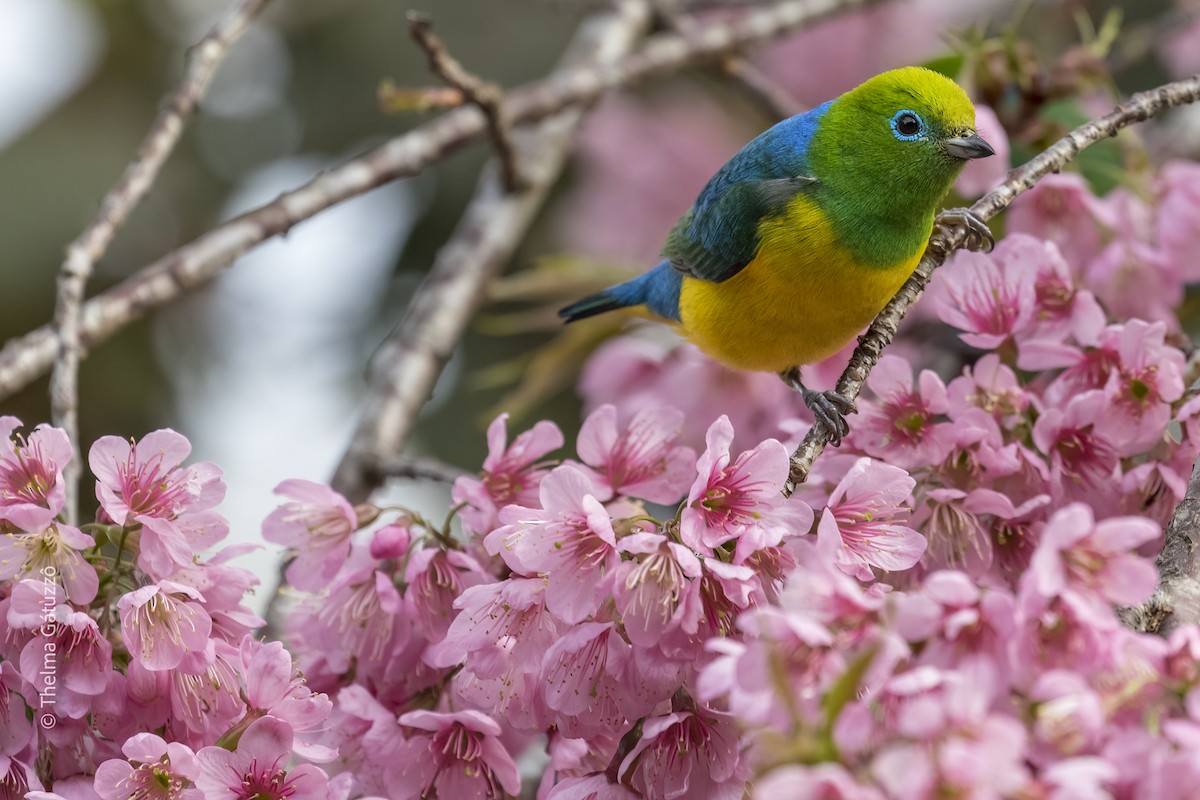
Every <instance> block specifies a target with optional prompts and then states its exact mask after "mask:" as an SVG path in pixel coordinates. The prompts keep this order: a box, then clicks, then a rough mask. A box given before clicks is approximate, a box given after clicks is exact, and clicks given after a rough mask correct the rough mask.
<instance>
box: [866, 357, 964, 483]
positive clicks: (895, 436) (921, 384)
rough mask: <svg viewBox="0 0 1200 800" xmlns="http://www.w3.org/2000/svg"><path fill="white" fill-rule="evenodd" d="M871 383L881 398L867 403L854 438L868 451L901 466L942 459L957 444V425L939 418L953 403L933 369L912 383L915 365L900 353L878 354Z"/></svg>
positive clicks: (937, 461)
mask: <svg viewBox="0 0 1200 800" xmlns="http://www.w3.org/2000/svg"><path fill="white" fill-rule="evenodd" d="M867 386H868V387H870V389H871V391H872V392H874V394H875V396H876V397H878V398H879V402H878V403H877V404H876V403H872V404H871V405H869V406H865V407H864V408H863V409H862V420H861V421H860V422H858V423H857V424H856V425H855V426H854V429H853V431H852V437H853V438H852V441H853V442H854V444H855V445H856V446H858V447H859V448H861V449H862V451H863V452H865V453H866V454H867V455H870V456H874V457H876V458H879V459H883V460H886V461H888V462H890V463H893V464H896V465H897V466H900V467H905V468H911V467H917V466H927V465H930V464H938V463H940V462H941V461H942V459H944V458H945V457H946V456H947V455H948V454H949V452H950V450H951V448H952V447H953V446H954V428H953V426H951V425H949V424H947V423H944V422H938V421H935V418H936V417H938V416H940V415H942V414H945V413H946V411H947V410H948V408H949V406H948V404H947V400H946V386H945V384H943V383H942V379H941V378H939V377H938V376H937V375H936V374H935V373H933V372H931V371H930V370H922V371H921V375H920V378H919V379H918V381H917V385H916V386H915V387H914V385H913V377H912V367H911V366H910V365H909V364H908V362H906V361H904V359H902V358H899V357H898V356H893V355H885V356H883V357H882V358H880V359H879V363H878V364H876V365H875V369H874V370H872V371H871V376H870V377H869V378H868V379H867Z"/></svg>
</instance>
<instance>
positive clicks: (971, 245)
mask: <svg viewBox="0 0 1200 800" xmlns="http://www.w3.org/2000/svg"><path fill="white" fill-rule="evenodd" d="M933 226H934V228H935V229H936V230H938V231H941V232H942V233H943V234H947V233H950V232H951V231H952V230H953V229H955V228H962V229H965V230H966V238H965V239H964V240H963V247H964V248H966V249H967V250H972V251H975V252H978V251H980V250H982V251H983V252H985V253H990V252H992V248H993V247H994V246H995V244H996V239H995V237H993V236H992V230H991V228H989V227H988V226H987V223H986V222H984V221H983V220H982V219H980V218H979V215H978V214H976V213H975V212H974V211H972V210H971V209H969V208H948V209H946V210H945V211H943V212H942V213H941V214H938V216H937V219H935V220H934V221H933Z"/></svg>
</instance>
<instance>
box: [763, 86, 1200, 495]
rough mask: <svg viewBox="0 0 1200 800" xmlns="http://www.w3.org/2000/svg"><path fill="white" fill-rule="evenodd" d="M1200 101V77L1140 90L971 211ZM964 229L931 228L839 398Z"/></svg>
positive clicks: (1007, 198)
mask: <svg viewBox="0 0 1200 800" xmlns="http://www.w3.org/2000/svg"><path fill="white" fill-rule="evenodd" d="M1197 100H1200V75H1193V76H1192V77H1191V78H1187V79H1185V80H1180V81H1175V82H1173V83H1168V84H1165V85H1163V86H1160V87H1158V88H1157V89H1151V90H1150V91H1146V92H1139V93H1137V94H1135V95H1133V96H1132V97H1130V98H1129V99H1128V100H1126V101H1125V102H1124V103H1121V104H1120V105H1118V106H1117V107H1116V108H1114V109H1113V110H1112V111H1110V112H1109V113H1107V114H1105V115H1104V116H1103V117H1100V118H1098V119H1094V120H1092V121H1090V122H1087V123H1085V124H1083V125H1080V126H1079V127H1078V128H1076V129H1075V130H1073V131H1071V132H1070V133H1068V134H1067V135H1066V136H1064V137H1063V138H1061V139H1059V140H1058V141H1057V142H1055V143H1054V144H1053V145H1051V146H1050V147H1049V148H1047V149H1046V150H1045V151H1043V152H1042V153H1040V154H1039V155H1037V156H1036V157H1034V158H1033V159H1031V160H1030V161H1029V162H1027V163H1026V164H1025V165H1024V166H1022V167H1019V168H1017V169H1015V170H1013V171H1012V173H1010V175H1009V178H1008V180H1006V181H1005V182H1004V183H1002V184H1000V185H999V186H998V187H996V188H995V189H993V190H992V191H991V192H989V193H988V194H986V195H984V196H983V197H981V198H980V199H979V200H978V201H977V202H976V203H975V205H973V206H971V211H973V212H975V214H976V215H978V216H979V217H980V218H981V219H983V220H985V221H986V220H989V219H991V218H992V217H994V216H996V215H997V214H999V213H1000V212H1001V211H1003V210H1004V209H1005V208H1007V207H1008V205H1009V204H1010V203H1011V202H1012V201H1013V200H1014V199H1015V198H1016V197H1017V195H1019V194H1021V193H1022V192H1025V191H1028V190H1029V189H1031V188H1032V187H1033V185H1034V184H1035V183H1037V182H1038V181H1039V180H1041V179H1042V178H1044V177H1045V176H1046V175H1048V174H1050V173H1051V172H1057V171H1058V170H1060V169H1061V168H1062V167H1063V165H1065V164H1066V163H1067V162H1069V161H1070V160H1071V159H1073V158H1074V157H1075V156H1076V155H1078V154H1079V152H1080V151H1081V150H1083V149H1084V148H1085V147H1088V146H1090V145H1093V144H1095V143H1096V142H1099V141H1101V140H1103V139H1107V138H1110V137H1112V136H1116V135H1117V133H1118V132H1119V131H1120V130H1121V129H1122V128H1126V127H1128V126H1130V125H1133V124H1134V123H1136V122H1144V121H1145V120H1147V119H1150V118H1151V117H1154V116H1157V115H1158V114H1161V113H1162V112H1164V111H1166V110H1167V109H1171V108H1175V107H1176V106H1182V105H1187V104H1188V103H1194V102H1196V101H1197ZM965 239H966V231H965V230H963V229H961V228H950V229H948V230H935V231H934V234H933V236H932V237H931V238H930V240H929V244H928V245H927V246H926V248H925V255H923V256H922V257H921V261H920V263H918V264H917V268H916V270H914V271H913V274H912V276H911V277H910V278H909V279H908V281H907V282H905V284H904V286H902V287H901V288H900V291H899V292H897V293H896V296H895V297H894V298H892V300H891V302H890V303H888V304H887V306H885V307H884V309H883V311H881V312H879V316H878V317H876V318H875V321H874V322H873V323H871V327H869V328H868V329H867V332H866V333H864V334H863V335H862V336H860V337H859V338H858V348H857V349H855V351H854V355H853V356H852V357H851V358H850V363H849V364H848V365H847V366H846V369H845V371H844V372H843V373H842V376H841V377H840V378H839V379H838V382H837V389H836V391H837V392H838V394H840V395H842V396H843V397H846V398H849V399H850V400H853V399H854V398H856V397H858V394H859V392H861V391H862V387H863V384H864V383H865V382H866V380H867V376H868V375H869V374H870V372H871V369H872V368H873V367H874V366H875V364H876V362H878V361H879V356H880V353H882V352H883V349H884V348H885V347H887V346H888V345H889V344H891V342H892V339H893V338H895V336H896V329H897V328H898V326H899V325H900V320H901V319H903V318H904V314H905V313H906V312H907V311H908V307H909V306H910V305H912V304H913V303H915V302H916V301H917V298H918V297H920V296H921V292H922V291H923V290H924V289H925V285H926V284H927V283H928V282H929V278H930V276H931V275H932V274H933V271H934V270H935V269H937V268H938V267H940V266H941V265H942V264H943V263H945V261H946V257H947V256H948V255H949V254H950V253H952V252H954V251H955V250H957V249H958V248H960V247H962V246H963V243H964V241H965ZM828 443H829V435H828V433H827V432H826V431H825V429H824V427H822V426H814V427H813V428H812V430H810V431H809V432H808V435H806V436H805V437H804V441H802V442H801V443H800V446H799V447H797V448H796V452H794V453H792V468H791V474H790V476H789V485H788V486H787V487H785V492H786V493H788V494H790V493H791V491H792V490H793V489H794V488H795V485H796V484H799V483H803V482H804V481H805V480H806V479H807V478H808V472H809V470H810V469H811V468H812V464H813V461H815V460H816V458H817V456H819V455H820V454H821V452H822V451H823V450H824V449H825V445H826V444H828Z"/></svg>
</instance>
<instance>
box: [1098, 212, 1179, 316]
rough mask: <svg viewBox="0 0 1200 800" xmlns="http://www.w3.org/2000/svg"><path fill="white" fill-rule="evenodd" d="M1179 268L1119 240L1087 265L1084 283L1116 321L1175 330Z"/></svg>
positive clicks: (1139, 244) (1127, 239)
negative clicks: (1160, 324) (1136, 320)
mask: <svg viewBox="0 0 1200 800" xmlns="http://www.w3.org/2000/svg"><path fill="white" fill-rule="evenodd" d="M1179 270H1180V265H1179V264H1178V263H1176V262H1175V261H1174V260H1172V259H1171V258H1170V257H1169V256H1168V255H1167V254H1166V253H1165V252H1163V251H1161V250H1158V249H1156V248H1155V247H1154V246H1152V245H1150V244H1148V243H1146V242H1145V241H1142V240H1141V239H1138V238H1133V237H1132V236H1130V235H1127V236H1119V237H1117V238H1116V239H1114V240H1113V241H1112V242H1110V243H1109V245H1108V246H1107V247H1105V248H1104V250H1102V251H1101V252H1100V254H1099V255H1098V256H1096V257H1095V258H1094V259H1092V260H1091V261H1090V262H1088V265H1087V268H1086V271H1085V273H1084V281H1085V283H1086V285H1087V287H1088V288H1089V289H1091V290H1092V291H1093V292H1095V293H1096V296H1097V297H1098V298H1100V302H1102V303H1103V304H1104V307H1105V308H1107V309H1108V312H1109V313H1110V314H1111V315H1112V316H1115V317H1117V318H1118V319H1130V318H1134V317H1136V318H1139V319H1144V320H1148V321H1151V322H1156V321H1158V322H1164V323H1166V324H1167V325H1169V326H1171V327H1172V328H1175V327H1177V326H1178V322H1177V320H1176V318H1175V311H1174V309H1175V307H1176V306H1178V305H1179V303H1180V302H1181V301H1182V300H1183V283H1182V280H1181V276H1180V274H1179Z"/></svg>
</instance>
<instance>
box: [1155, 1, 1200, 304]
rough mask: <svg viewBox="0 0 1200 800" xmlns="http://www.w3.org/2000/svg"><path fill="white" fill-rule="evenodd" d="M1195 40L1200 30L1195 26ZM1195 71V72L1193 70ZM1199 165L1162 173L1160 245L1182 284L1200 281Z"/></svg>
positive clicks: (1170, 167)
mask: <svg viewBox="0 0 1200 800" xmlns="http://www.w3.org/2000/svg"><path fill="white" fill-rule="evenodd" d="M1191 30H1192V32H1193V33H1192V36H1193V37H1194V36H1195V35H1196V34H1195V31H1198V30H1200V23H1197V24H1193V26H1192V28H1191ZM1193 71H1194V70H1193ZM1198 186H1200V164H1195V163H1193V162H1191V161H1170V162H1167V163H1166V164H1165V165H1163V168H1162V171H1161V172H1160V173H1159V176H1158V181H1157V186H1156V189H1157V191H1158V195H1159V206H1158V241H1159V243H1160V244H1161V245H1162V249H1163V252H1164V253H1166V255H1167V256H1168V257H1169V258H1170V259H1171V260H1172V261H1174V262H1175V264H1176V265H1177V266H1178V269H1179V272H1180V274H1181V277H1182V278H1183V280H1185V281H1188V282H1194V281H1196V280H1200V265H1198V264H1197V263H1196V259H1195V257H1194V256H1195V254H1196V253H1197V252H1200V188H1197V187H1198Z"/></svg>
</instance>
